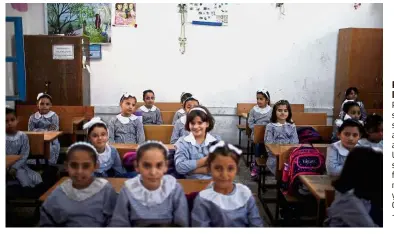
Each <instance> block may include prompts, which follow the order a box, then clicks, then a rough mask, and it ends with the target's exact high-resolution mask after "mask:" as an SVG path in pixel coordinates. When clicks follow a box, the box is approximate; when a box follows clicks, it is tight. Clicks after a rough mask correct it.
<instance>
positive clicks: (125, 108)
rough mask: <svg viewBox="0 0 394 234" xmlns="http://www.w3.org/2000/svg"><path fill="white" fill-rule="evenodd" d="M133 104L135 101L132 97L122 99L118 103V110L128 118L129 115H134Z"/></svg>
mask: <svg viewBox="0 0 394 234" xmlns="http://www.w3.org/2000/svg"><path fill="white" fill-rule="evenodd" d="M135 104H136V101H135V99H134V98H132V97H129V98H127V99H124V100H123V101H122V102H121V103H120V108H121V110H122V114H123V115H125V116H130V115H131V114H133V113H134V109H135Z"/></svg>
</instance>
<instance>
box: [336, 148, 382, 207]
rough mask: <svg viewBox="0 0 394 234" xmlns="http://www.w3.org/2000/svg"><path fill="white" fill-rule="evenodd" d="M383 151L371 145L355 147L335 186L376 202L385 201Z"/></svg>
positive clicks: (342, 191) (340, 190)
mask: <svg viewBox="0 0 394 234" xmlns="http://www.w3.org/2000/svg"><path fill="white" fill-rule="evenodd" d="M382 172H383V153H382V152H379V151H375V150H374V149H372V148H370V147H355V148H353V150H351V151H350V152H349V154H348V156H347V157H346V161H345V164H344V166H343V169H342V172H341V175H340V177H339V179H338V180H336V181H333V182H332V185H333V187H334V188H335V189H336V190H337V191H339V192H341V193H346V192H348V191H349V190H352V189H354V194H355V195H356V196H357V197H359V198H363V199H366V200H369V201H372V202H373V203H375V204H378V205H380V204H382V202H383V200H382V199H383V175H382Z"/></svg>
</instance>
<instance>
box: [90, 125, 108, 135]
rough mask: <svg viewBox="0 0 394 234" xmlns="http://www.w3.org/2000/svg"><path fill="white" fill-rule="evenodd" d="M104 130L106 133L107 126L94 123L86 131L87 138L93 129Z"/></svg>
mask: <svg viewBox="0 0 394 234" xmlns="http://www.w3.org/2000/svg"><path fill="white" fill-rule="evenodd" d="M97 127H98V128H104V129H105V130H107V131H108V128H107V125H105V124H103V123H95V124H93V125H92V126H91V127H90V128H89V129H88V136H89V135H90V133H91V132H92V131H93V129H94V128H97Z"/></svg>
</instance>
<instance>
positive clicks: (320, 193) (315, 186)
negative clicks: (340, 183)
mask: <svg viewBox="0 0 394 234" xmlns="http://www.w3.org/2000/svg"><path fill="white" fill-rule="evenodd" d="M333 179H335V178H332V177H330V176H328V175H300V180H301V182H302V183H303V184H305V185H306V187H308V189H309V191H310V192H311V193H312V194H313V196H315V197H316V199H318V200H324V199H326V195H325V192H324V191H325V190H334V187H332V185H331V182H332V180H333Z"/></svg>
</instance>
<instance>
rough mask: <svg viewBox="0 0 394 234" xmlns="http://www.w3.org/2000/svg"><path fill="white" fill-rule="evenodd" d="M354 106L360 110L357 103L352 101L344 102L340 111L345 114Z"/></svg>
mask: <svg viewBox="0 0 394 234" xmlns="http://www.w3.org/2000/svg"><path fill="white" fill-rule="evenodd" d="M355 106H358V107H359V108H360V105H359V104H358V103H357V102H353V101H349V102H346V103H345V104H343V107H342V111H343V112H345V113H346V114H347V113H348V112H349V110H350V109H351V108H352V107H355Z"/></svg>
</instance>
